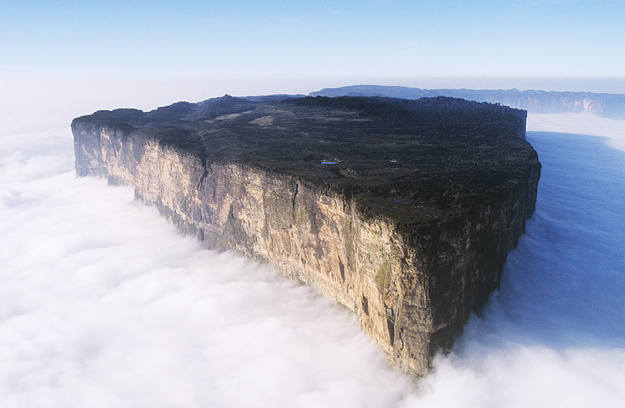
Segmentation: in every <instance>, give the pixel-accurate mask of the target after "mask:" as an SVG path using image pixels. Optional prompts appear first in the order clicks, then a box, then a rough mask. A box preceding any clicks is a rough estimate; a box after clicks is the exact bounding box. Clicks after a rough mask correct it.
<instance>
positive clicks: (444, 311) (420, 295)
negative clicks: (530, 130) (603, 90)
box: [72, 96, 540, 375]
mask: <svg viewBox="0 0 625 408" xmlns="http://www.w3.org/2000/svg"><path fill="white" fill-rule="evenodd" d="M72 131H73V133H74V139H75V154H76V169H77V173H78V175H80V176H87V175H96V176H102V177H107V178H108V180H109V181H110V182H111V183H115V184H118V183H123V184H129V185H132V186H134V189H135V194H136V196H137V197H138V198H140V199H142V200H143V201H145V202H147V203H152V204H155V205H156V206H158V208H159V209H160V211H161V212H162V213H163V214H165V215H166V216H167V217H168V218H169V219H171V220H172V221H173V222H175V223H176V224H177V225H178V226H179V227H180V228H181V229H182V230H183V231H184V232H186V233H190V234H195V235H197V236H198V237H199V238H200V239H202V240H205V241H207V242H208V243H209V244H210V245H211V246H212V247H214V248H217V249H233V250H237V251H240V252H242V253H244V254H247V255H249V256H252V257H257V258H260V259H263V260H266V261H268V262H269V263H271V264H273V265H276V266H277V267H279V268H280V269H281V270H282V271H284V273H285V274H287V275H288V276H291V277H293V278H295V279H298V280H300V281H302V282H304V283H306V284H309V285H312V286H314V287H315V288H317V289H318V290H320V291H321V292H322V293H324V294H325V295H326V296H328V297H330V298H332V299H334V300H336V301H337V302H338V303H339V304H341V305H343V306H344V307H346V308H347V309H349V310H351V311H352V312H354V313H355V314H356V315H357V316H358V318H359V319H360V322H361V325H362V327H363V330H364V331H365V332H367V333H368V334H369V335H370V336H371V337H372V338H373V339H374V340H375V341H376V342H377V343H378V344H379V346H380V347H381V348H382V349H383V350H384V351H385V352H386V353H387V354H388V355H389V357H390V359H391V360H392V361H393V362H394V363H395V364H396V365H397V366H399V367H401V368H402V369H404V370H406V371H408V372H411V373H415V374H419V375H421V374H425V373H426V372H427V370H428V368H429V365H430V362H431V358H432V356H433V355H434V353H435V352H436V351H437V350H439V349H443V350H445V349H448V348H449V347H450V346H451V344H452V342H453V339H454V337H455V336H456V335H458V334H459V333H461V331H462V326H463V324H464V323H465V322H466V320H467V318H468V317H469V314H470V313H471V311H472V310H475V309H476V308H478V307H479V306H480V305H482V304H483V303H484V302H485V301H486V299H487V297H488V295H489V294H490V293H491V292H492V291H493V290H495V289H496V288H497V286H498V284H499V279H500V275H501V270H502V268H503V265H504V262H505V259H506V256H507V253H508V252H509V251H510V250H511V249H513V248H514V247H515V246H516V244H517V242H518V239H519V237H520V235H521V234H522V232H523V230H524V227H525V221H526V219H527V218H528V217H529V216H530V215H531V214H532V212H533V211H534V206H535V201H536V191H537V184H538V179H539V176H540V163H539V162H538V158H537V155H536V153H535V151H534V150H533V149H532V148H531V146H530V145H529V144H528V143H527V142H526V141H525V140H524V134H525V112H524V111H518V110H514V109H510V108H506V107H501V106H495V105H489V104H483V103H482V104H480V103H470V102H466V101H462V100H458V99H452V98H435V99H423V100H419V101H404V100H390V99H380V98H338V99H329V98H284V99H281V98H265V99H261V100H256V101H250V100H245V99H237V98H231V97H228V96H226V97H224V98H218V99H215V100H209V101H206V102H203V103H200V104H187V103H178V104H174V105H171V106H169V107H165V108H159V109H158V110H156V111H153V112H148V113H144V112H141V111H138V110H132V109H124V110H116V111H112V112H108V111H100V112H96V113H94V114H93V115H90V116H84V117H81V118H77V119H75V120H74V121H73V122H72Z"/></svg>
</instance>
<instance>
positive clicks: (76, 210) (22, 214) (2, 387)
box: [0, 115, 625, 408]
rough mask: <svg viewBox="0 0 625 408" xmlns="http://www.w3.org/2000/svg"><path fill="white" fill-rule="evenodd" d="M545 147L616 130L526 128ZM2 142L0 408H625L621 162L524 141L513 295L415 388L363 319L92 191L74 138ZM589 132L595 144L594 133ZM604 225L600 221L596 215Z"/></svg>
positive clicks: (579, 125) (12, 137) (496, 300)
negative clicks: (531, 154) (528, 179)
mask: <svg viewBox="0 0 625 408" xmlns="http://www.w3.org/2000/svg"><path fill="white" fill-rule="evenodd" d="M529 123H530V125H529V128H530V130H532V129H533V130H545V131H554V130H557V131H571V130H573V131H574V132H575V133H583V132H586V133H590V130H592V129H597V128H598V127H599V128H600V129H602V130H600V131H598V132H601V133H602V134H605V135H611V134H616V135H618V134H619V132H620V130H619V129H620V127H621V126H622V124H621V122H619V121H612V122H610V121H609V120H606V121H604V120H603V119H600V118H597V117H593V116H588V115H586V116H573V117H568V116H567V115H564V116H542V115H541V116H538V115H530V118H529ZM19 128H20V126H7V127H5V128H4V129H3V130H2V134H0V138H1V140H2V143H1V144H0V149H1V150H0V153H1V155H0V157H1V159H0V219H1V220H2V222H1V223H0V240H1V242H0V265H2V267H1V268H0V299H2V301H1V302H0V356H2V364H1V365H0V400H1V401H2V406H3V407H24V406H42V405H45V406H49V407H74V406H75V407H84V406H89V407H99V406H101V407H111V406H115V407H143V406H150V407H170V406H183V407H200V406H202V407H204V406H211V407H213V406H214V407H239V406H249V407H275V406H293V407H317V406H327V407H354V406H358V407H388V406H398V407H437V408H439V407H458V406H463V407H472V406H473V407H489V406H492V407H495V406H496V407H525V406H532V407H554V406H567V407H587V406H602V407H618V406H620V405H621V404H622V401H623V400H624V399H625V374H623V373H625V323H623V322H625V305H623V302H622V294H623V293H625V278H624V275H625V270H624V268H623V263H622V259H624V258H625V254H624V253H623V251H624V250H623V245H622V231H623V230H625V215H623V214H625V213H624V212H623V211H622V203H623V202H625V174H623V173H625V166H623V163H625V158H624V156H625V155H623V154H622V153H620V152H618V151H616V150H612V149H609V148H608V147H606V146H605V145H603V144H602V143H601V141H600V140H598V139H595V138H588V137H581V136H572V135H557V134H551V133H531V132H530V133H528V139H529V140H530V141H531V142H532V143H533V144H534V145H535V146H536V148H537V150H538V152H539V155H540V156H541V160H542V162H543V165H544V167H543V179H542V180H541V185H540V189H541V190H540V196H539V203H538V208H537V212H536V214H535V215H534V217H533V218H532V220H531V221H530V222H529V223H528V229H527V235H525V236H524V237H523V238H522V240H521V243H520V246H519V248H518V249H517V250H516V251H514V252H513V253H512V254H511V255H510V260H509V263H508V265H507V269H506V272H505V275H504V279H503V281H502V287H501V290H500V291H499V292H497V293H496V294H494V295H493V296H492V298H491V302H490V303H489V304H488V306H487V307H486V308H485V310H484V311H483V313H482V314H481V315H480V317H477V316H474V317H473V318H472V320H471V321H470V323H469V325H468V326H467V328H466V331H465V334H464V335H463V337H462V338H461V339H460V341H459V342H458V344H457V347H456V348H455V350H454V352H453V353H452V354H451V355H449V356H439V357H438V358H437V360H436V362H435V371H434V373H433V374H432V375H430V376H428V377H426V378H425V379H424V380H423V381H422V382H421V383H420V384H419V386H418V387H415V385H414V384H413V383H412V382H411V380H410V379H408V378H406V377H404V376H402V375H400V374H398V373H396V372H395V371H393V370H391V369H390V368H389V367H388V366H387V365H386V363H385V360H384V357H383V356H382V354H381V353H380V352H379V351H378V350H377V348H376V347H375V346H374V345H373V344H372V342H371V341H370V340H369V339H368V338H367V337H366V336H365V335H364V334H362V333H361V332H360V330H359V327H358V323H357V322H356V320H355V318H354V317H352V316H351V315H349V314H348V313H347V312H345V311H344V310H341V309H339V308H337V307H335V306H334V305H333V304H332V303H331V302H329V301H327V300H325V299H322V298H321V297H320V296H319V295H318V294H316V293H315V292H314V291H313V290H311V289H310V288H307V287H303V286H300V285H298V284H296V283H293V282H291V281H288V280H285V279H283V278H282V277H280V276H279V275H278V274H277V273H276V272H275V271H274V270H273V269H271V268H269V267H266V266H261V265H258V264H256V263H254V262H252V261H249V260H246V259H244V258H242V257H240V256H236V255H233V254H231V253H221V254H220V253H216V252H213V251H210V250H206V249H203V248H202V247H201V246H200V244H199V243H197V242H196V241H194V240H193V239H190V238H186V237H182V236H180V235H179V234H178V233H177V232H176V231H175V230H174V228H173V227H172V226H171V225H169V224H168V223H167V222H166V221H165V220H164V219H162V218H161V217H160V216H159V215H158V213H157V211H156V210H155V209H154V208H150V207H145V206H143V205H142V204H141V203H137V202H135V201H134V200H133V193H132V191H131V190H130V189H129V188H125V187H109V186H107V185H106V183H105V182H104V181H103V180H97V179H92V178H85V179H77V178H76V177H75V176H74V175H73V171H72V170H71V165H72V141H71V136H70V134H69V130H68V129H65V128H64V129H62V130H57V131H46V132H41V133H34V132H32V131H30V133H21V134H18V133H16V130H15V129H19ZM580 129H583V130H584V131H583V132H581V131H578V130H580ZM589 209H591V210H589Z"/></svg>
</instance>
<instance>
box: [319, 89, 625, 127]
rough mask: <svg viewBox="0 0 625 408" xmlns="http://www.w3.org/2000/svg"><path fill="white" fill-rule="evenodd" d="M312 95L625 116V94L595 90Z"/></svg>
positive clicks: (323, 92)
mask: <svg viewBox="0 0 625 408" xmlns="http://www.w3.org/2000/svg"><path fill="white" fill-rule="evenodd" d="M310 96H328V97H338V96H385V97H390V98H402V99H419V98H423V97H436V96H449V97H454V98H462V99H467V100H470V101H477V102H489V103H499V104H501V105H506V106H510V107H512V108H518V109H525V110H527V111H528V112H532V113H566V112H592V113H595V114H597V115H600V116H604V117H607V118H611V119H625V95H623V94H608V93H593V92H555V91H540V90H528V91H520V90H518V89H505V90H489V89H421V88H410V87H404V86H382V85H352V86H344V87H340V88H324V89H322V90H320V91H317V92H312V93H310Z"/></svg>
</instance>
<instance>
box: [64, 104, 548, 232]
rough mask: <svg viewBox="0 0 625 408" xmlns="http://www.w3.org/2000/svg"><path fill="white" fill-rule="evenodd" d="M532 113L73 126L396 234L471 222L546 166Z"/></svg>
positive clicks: (245, 116)
mask: <svg viewBox="0 0 625 408" xmlns="http://www.w3.org/2000/svg"><path fill="white" fill-rule="evenodd" d="M525 117H526V112H525V111H522V110H517V109H512V108H508V107H505V106H499V105H493V104H489V103H479V102H469V101H466V100H462V99H457V98H450V97H436V98H422V99H417V100H406V99H391V98H383V97H339V98H327V97H287V96H284V97H278V96H273V97H265V98H263V97H256V98H250V99H247V98H234V97H231V96H228V95H226V96H224V97H221V98H216V99H210V100H207V101H204V102H200V103H197V104H193V103H187V102H178V103H175V104H173V105H170V106H166V107H162V108H158V109H156V110H154V111H151V112H147V113H144V112H142V111H139V110H134V109H118V110H115V111H99V112H96V113H94V114H93V115H90V116H86V117H82V118H78V119H76V120H77V121H81V120H88V121H90V122H91V123H94V122H95V123H96V124H97V123H99V124H101V125H103V126H115V127H117V128H118V129H121V130H123V132H124V134H125V135H126V136H129V135H133V137H145V138H155V139H156V140H158V141H159V143H162V144H165V145H170V146H174V147H176V148H180V149H183V150H186V151H189V152H192V153H193V154H196V155H197V156H199V157H200V158H201V159H202V161H203V162H205V163H207V164H209V163H210V162H233V163H239V164H241V165H246V166H252V167H258V168H262V169H265V170H267V171H270V172H274V173H280V174H287V175H291V176H293V177H295V178H297V179H298V180H300V181H301V182H302V183H312V184H314V185H316V186H318V187H319V188H323V189H326V190H328V191H335V192H337V193H341V194H345V195H346V196H347V197H351V198H353V199H355V200H356V202H357V203H358V205H359V207H360V209H361V210H362V211H363V213H365V214H367V215H369V216H372V217H378V216H383V217H388V218H390V219H393V220H395V221H396V222H397V223H399V224H403V225H414V224H423V223H429V222H435V221H436V220H439V219H440V217H449V216H453V215H454V214H456V215H458V214H460V213H465V212H466V211H471V210H472V208H475V207H477V206H478V205H483V204H484V202H489V201H490V200H492V199H495V198H496V197H497V196H498V195H499V194H508V192H509V191H510V189H511V188H514V186H515V184H516V183H519V182H521V180H526V179H527V177H528V174H530V172H531V171H532V169H534V168H535V167H536V166H537V165H538V157H537V155H536V152H535V151H534V149H533V148H532V147H531V146H530V145H529V143H528V142H527V141H525V139H524V133H525Z"/></svg>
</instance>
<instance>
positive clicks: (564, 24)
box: [0, 0, 625, 94]
mask: <svg viewBox="0 0 625 408" xmlns="http://www.w3.org/2000/svg"><path fill="white" fill-rule="evenodd" d="M0 6H1V7H0V9H1V10H2V13H1V15H0V55H1V56H2V58H1V59H0V75H2V76H3V78H2V80H4V81H5V82H6V81H7V78H17V79H22V80H23V81H26V82H27V81H29V80H30V79H32V77H33V76H36V77H37V78H41V77H42V76H44V77H45V76H51V77H54V78H58V77H59V76H60V77H63V78H66V79H67V78H83V79H84V78H88V80H96V79H98V78H99V79H102V78H106V79H108V80H130V81H132V80H137V81H148V80H165V79H167V80H169V81H201V80H208V79H210V80H213V81H215V80H221V81H225V82H228V81H229V83H230V84H235V85H236V81H243V82H245V81H256V80H261V79H266V80H269V79H271V80H273V81H279V80H280V79H283V80H285V81H287V80H291V81H292V80H299V81H304V80H305V79H310V78H343V79H346V80H347V79H349V78H368V79H370V82H375V79H376V78H380V82H384V81H382V80H381V79H382V78H385V81H386V82H385V83H388V82H389V78H391V79H392V78H404V79H405V78H422V77H442V78H451V77H602V78H603V77H612V78H614V77H620V78H623V77H624V76H625V41H624V39H625V24H624V23H623V21H625V2H622V1H621V0H603V1H599V0H568V1H567V0H545V1H540V0H511V1H494V0H472V1H458V0H455V1H420V0H416V1H402V0H361V1H340V2H339V1H310V0H309V1H298V0H292V1H275V0H271V1H241V0H232V1H184V0H182V1H132V0H126V1H117V0H114V1H107V2H100V1H90V0H87V1H85V0H82V1H28V0H26V1H19V2H17V1H0ZM24 78H25V79H24ZM13 82H15V81H13ZM328 83H329V84H330V85H333V84H334V83H332V82H331V81H330V82H328ZM404 83H405V81H404ZM345 84H347V83H345ZM423 87H426V86H423ZM310 90H314V89H310ZM253 91H254V90H251V92H250V93H254V92H253ZM258 91H259V92H261V89H259V90H258ZM262 91H264V89H263V90H262ZM276 91H281V89H276ZM284 91H288V89H285V90H284ZM242 92H244V91H242ZM235 94H236V92H235Z"/></svg>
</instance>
